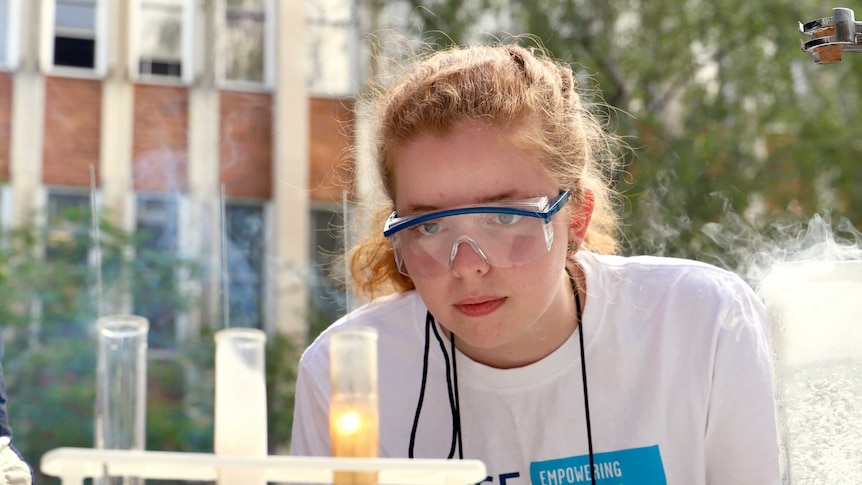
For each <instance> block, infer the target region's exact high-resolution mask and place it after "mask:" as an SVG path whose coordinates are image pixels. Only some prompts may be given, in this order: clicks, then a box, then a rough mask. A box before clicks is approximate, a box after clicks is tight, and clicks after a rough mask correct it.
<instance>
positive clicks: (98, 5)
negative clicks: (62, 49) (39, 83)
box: [39, 0, 110, 79]
mask: <svg viewBox="0 0 862 485" xmlns="http://www.w3.org/2000/svg"><path fill="white" fill-rule="evenodd" d="M57 1H58V0H46V1H44V2H42V11H41V21H42V29H41V33H42V36H41V37H42V39H41V40H42V44H41V48H40V58H39V64H40V65H41V68H42V72H43V73H45V74H53V75H58V76H67V77H83V78H99V79H102V78H104V77H105V76H106V75H107V73H108V44H109V43H110V42H109V39H108V32H109V24H108V21H109V15H108V8H109V1H108V0H93V5H94V9H95V13H94V19H93V27H94V28H93V36H94V38H93V42H94V46H93V67H92V68H88V67H77V66H62V65H56V64H54V39H55V38H56V37H57V33H56V30H57V22H56V12H57ZM67 1H68V0H67ZM82 3H83V2H82Z"/></svg>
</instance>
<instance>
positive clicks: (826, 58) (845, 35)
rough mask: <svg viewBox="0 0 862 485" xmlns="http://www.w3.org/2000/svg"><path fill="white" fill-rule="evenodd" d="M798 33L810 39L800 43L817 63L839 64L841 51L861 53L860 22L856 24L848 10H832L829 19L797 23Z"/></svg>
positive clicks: (850, 11)
mask: <svg viewBox="0 0 862 485" xmlns="http://www.w3.org/2000/svg"><path fill="white" fill-rule="evenodd" d="M799 31H800V32H802V33H803V34H806V35H808V36H810V37H812V39H811V40H809V41H804V40H803V41H800V43H801V45H802V50H803V51H805V52H808V53H810V54H812V55H813V56H814V62H817V63H822V64H830V63H833V62H840V61H841V54H842V52H843V51H862V22H856V20H855V18H854V15H853V10H850V9H849V8H833V9H832V16H831V17H826V18H822V19H816V20H812V21H810V22H805V23H804V24H803V23H802V22H799Z"/></svg>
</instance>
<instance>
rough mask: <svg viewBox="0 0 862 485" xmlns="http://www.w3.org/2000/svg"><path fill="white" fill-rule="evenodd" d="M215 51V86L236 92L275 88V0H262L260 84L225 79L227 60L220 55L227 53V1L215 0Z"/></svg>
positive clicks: (224, 56)
mask: <svg viewBox="0 0 862 485" xmlns="http://www.w3.org/2000/svg"><path fill="white" fill-rule="evenodd" d="M214 8H215V24H216V32H217V34H216V51H215V52H213V53H212V55H213V56H214V57H215V61H216V62H215V78H216V85H217V86H219V87H222V88H226V89H238V90H272V89H273V88H274V87H275V46H276V38H275V37H276V32H275V30H276V28H275V25H276V22H275V16H276V5H275V0H263V15H264V19H263V73H262V74H263V80H262V81H260V82H254V81H246V80H241V79H229V78H228V77H227V58H228V56H226V55H222V53H224V52H226V51H227V11H228V8H227V0H216V1H215V2H214Z"/></svg>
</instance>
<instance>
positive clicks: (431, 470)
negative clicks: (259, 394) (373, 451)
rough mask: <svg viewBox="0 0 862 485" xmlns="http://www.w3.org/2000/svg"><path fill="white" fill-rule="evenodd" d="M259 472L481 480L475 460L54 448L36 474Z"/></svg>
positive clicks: (408, 483) (67, 482)
mask: <svg viewBox="0 0 862 485" xmlns="http://www.w3.org/2000/svg"><path fill="white" fill-rule="evenodd" d="M252 467H254V468H260V469H263V470H264V476H265V478H266V481H267V482H277V483H332V473H333V472H334V471H378V472H379V475H378V483H379V485H466V484H474V483H478V482H480V481H482V480H484V479H485V477H486V473H487V472H486V469H485V464H484V463H482V462H481V461H479V460H444V459H408V458H330V457H319V456H280V455H269V456H265V457H235V456H216V455H215V454H212V453H186V452H169V451H140V450H102V449H93V448H56V449H54V450H51V451H49V452H47V453H45V455H43V456H42V460H41V463H40V469H41V470H42V472H43V473H45V474H46V475H50V476H54V477H58V478H60V479H61V482H62V485H83V484H84V480H85V479H87V478H96V477H102V476H105V475H107V476H112V477H123V476H126V477H128V476H133V477H140V478H144V479H158V480H183V481H213V482H214V481H216V480H217V478H218V470H219V469H220V468H252Z"/></svg>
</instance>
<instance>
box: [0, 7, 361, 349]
mask: <svg viewBox="0 0 862 485" xmlns="http://www.w3.org/2000/svg"><path fill="white" fill-rule="evenodd" d="M304 4H305V2H304V1H303V0H244V1H234V0H212V1H208V2H200V1H198V0H0V179H2V180H3V182H4V183H3V184H2V185H0V218H2V222H3V223H4V224H7V225H14V224H15V223H16V222H20V221H22V220H23V218H24V217H25V215H26V214H28V213H30V212H31V211H32V210H34V209H36V210H40V209H41V210H46V211H48V212H49V213H51V212H56V211H59V210H62V209H63V208H65V207H69V206H85V205H88V204H90V202H91V198H92V197H95V199H96V200H97V201H98V206H99V207H100V208H102V210H104V211H105V212H104V213H105V214H106V215H108V214H109V215H110V216H109V217H110V218H111V219H112V222H114V223H115V224H118V225H119V226H121V227H123V228H125V229H127V230H129V231H140V230H148V231H151V232H152V233H154V234H157V235H158V236H159V237H158V238H156V239H155V240H154V242H153V244H155V245H157V247H158V248H159V249H163V250H166V251H181V252H184V253H186V254H192V255H196V256H198V257H200V258H203V259H204V260H206V261H208V263H209V265H210V267H212V268H220V267H221V266H220V264H221V262H222V260H223V259H224V260H227V261H228V266H227V268H228V270H227V271H226V272H227V273H228V275H229V281H230V284H229V285H228V288H229V292H228V294H229V295H231V297H230V298H229V302H230V307H231V311H230V313H231V316H232V324H234V325H242V326H255V327H261V328H264V329H266V330H268V331H275V330H280V331H287V332H294V333H302V332H303V331H304V329H305V328H306V322H305V321H304V319H303V316H302V315H304V314H305V306H306V304H307V302H308V301H309V300H310V299H309V298H308V297H309V295H310V294H311V295H313V296H315V298H313V299H311V300H314V301H321V298H322V299H323V300H322V301H326V302H327V303H326V305H324V306H327V308H326V309H327V310H328V311H329V312H330V313H332V312H338V299H339V296H338V292H337V291H334V292H333V291H331V285H330V284H329V280H328V279H327V273H326V269H325V266H324V263H325V262H326V261H325V260H326V258H327V255H328V254H330V253H331V252H333V251H337V250H338V249H339V248H338V246H337V245H338V242H337V238H335V237H334V236H333V235H332V234H331V233H330V232H329V231H327V228H328V226H329V225H330V224H331V223H332V222H333V221H332V220H333V218H335V219H336V220H337V219H338V217H339V214H340V212H341V210H342V198H343V195H342V194H343V192H344V188H343V187H342V186H341V185H339V181H338V180H336V179H335V178H334V177H333V168H334V167H335V165H336V164H338V163H349V162H348V161H347V160H345V159H344V157H345V155H344V154H345V153H346V151H345V149H346V148H348V147H349V146H350V144H351V139H350V133H351V131H352V124H353V113H352V105H351V102H350V99H351V96H350V95H351V93H350V92H349V89H348V90H342V92H339V93H335V94H334V95H332V94H329V93H328V94H326V95H322V96H321V95H313V93H312V91H313V89H312V90H310V89H309V87H308V85H309V82H308V76H307V74H306V73H307V65H308V62H309V59H307V58H306V56H305V51H304V50H303V49H302V48H298V47H299V46H303V45H304V42H305V39H306V35H307V33H308V32H307V29H308V28H309V25H308V23H307V22H306V13H305V5H304ZM330 27H331V26H330ZM335 28H342V30H343V31H339V36H340V37H339V38H340V39H341V40H342V43H344V42H347V43H349V40H348V41H344V39H347V38H348V37H349V36H350V35H351V33H350V32H349V26H344V25H342V26H340V27H339V26H338V25H335ZM345 29H346V30H345ZM337 37H338V36H337ZM347 57H349V55H345V58H347ZM330 61H331V60H330ZM310 62H312V63H314V62H320V60H319V59H317V60H311V61H310ZM340 72H344V73H346V75H349V72H350V71H349V68H348V67H347V66H345V67H344V68H343V70H342V71H340ZM93 194H95V195H93ZM222 221H224V224H222ZM222 241H226V242H227V245H226V247H227V249H226V250H225V251H222V249H221V248H222ZM211 274H212V275H213V276H212V278H211V280H209V281H208V282H205V284H204V288H203V291H204V293H205V295H206V296H207V298H205V300H206V301H207V302H208V305H207V307H206V308H204V309H203V310H202V313H203V314H201V315H175V314H172V313H170V312H168V313H167V314H160V315H146V313H147V307H146V306H141V304H140V302H136V301H135V298H134V297H133V298H131V299H130V301H129V302H128V303H126V306H127V308H115V309H113V310H115V311H128V312H135V313H141V314H144V315H145V316H148V317H150V318H151V325H152V327H151V333H152V338H151V345H153V344H155V347H159V346H160V345H165V346H170V343H171V341H174V340H175V339H176V338H178V337H180V336H181V334H182V332H184V331H185V330H186V329H188V328H190V327H193V326H194V325H197V324H199V323H200V322H201V321H203V320H205V319H207V318H209V319H210V320H212V319H213V318H218V315H219V314H220V313H219V312H220V308H221V306H222V305H221V298H222V293H223V292H222V285H221V283H220V279H219V276H220V274H221V273H220V272H219V271H213V272H211ZM321 291H323V293H326V295H324V296H321V295H322V294H321ZM342 298H343V297H342Z"/></svg>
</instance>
